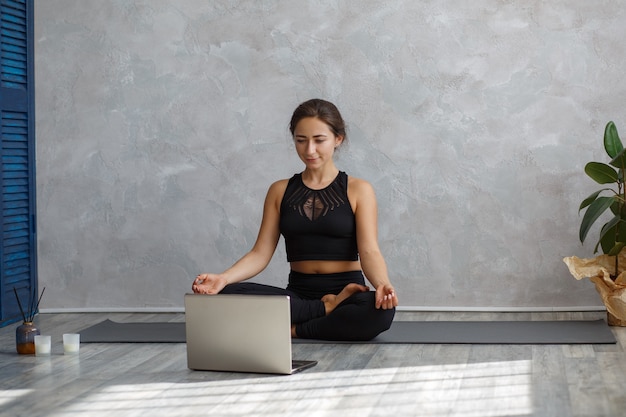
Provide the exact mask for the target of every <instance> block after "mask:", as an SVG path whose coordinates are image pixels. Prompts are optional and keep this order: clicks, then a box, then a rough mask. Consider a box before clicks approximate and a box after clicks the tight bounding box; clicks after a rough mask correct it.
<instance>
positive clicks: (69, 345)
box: [63, 333, 80, 354]
mask: <svg viewBox="0 0 626 417" xmlns="http://www.w3.org/2000/svg"><path fill="white" fill-rule="evenodd" d="M79 350H80V334H78V333H65V334H64V335H63V352H64V353H65V354H74V353H78V351H79Z"/></svg>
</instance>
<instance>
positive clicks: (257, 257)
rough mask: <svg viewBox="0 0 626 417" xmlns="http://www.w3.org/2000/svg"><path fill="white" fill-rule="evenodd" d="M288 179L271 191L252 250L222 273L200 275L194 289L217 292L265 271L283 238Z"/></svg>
mask: <svg viewBox="0 0 626 417" xmlns="http://www.w3.org/2000/svg"><path fill="white" fill-rule="evenodd" d="M286 187H287V180H281V181H277V182H275V183H274V184H272V185H271V186H270V188H269V190H268V191H267V195H266V197H265V203H264V206H263V219H262V221H261V227H260V228H259V234H258V236H257V239H256V242H255V244H254V246H253V247H252V249H251V250H250V252H248V253H246V254H245V255H244V256H243V257H242V258H241V259H239V260H238V261H237V262H235V263H234V264H233V266H231V267H230V268H228V269H227V270H225V271H224V272H222V273H220V274H200V275H198V276H197V277H196V279H195V280H194V283H193V285H192V289H193V291H194V292H197V293H203V294H217V293H219V292H220V291H221V290H222V289H224V287H225V286H226V285H228V284H233V283H236V282H240V281H244V280H246V279H249V278H252V277H253V276H255V275H257V274H258V273H260V272H261V271H263V270H264V269H265V268H266V267H267V265H268V264H269V262H270V261H271V259H272V256H273V255H274V251H275V250H276V245H277V244H278V239H279V238H280V230H279V224H278V223H279V217H280V202H281V200H282V197H283V194H284V193H285V188H286Z"/></svg>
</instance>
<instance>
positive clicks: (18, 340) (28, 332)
mask: <svg viewBox="0 0 626 417" xmlns="http://www.w3.org/2000/svg"><path fill="white" fill-rule="evenodd" d="M38 334H39V329H38V328H37V327H35V325H34V324H33V323H32V322H30V321H25V322H24V323H22V324H21V325H19V326H17V328H16V329H15V348H16V349H17V353H19V354H20V355H34V354H35V336H36V335H38Z"/></svg>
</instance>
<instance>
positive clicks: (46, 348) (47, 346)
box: [35, 335, 52, 356]
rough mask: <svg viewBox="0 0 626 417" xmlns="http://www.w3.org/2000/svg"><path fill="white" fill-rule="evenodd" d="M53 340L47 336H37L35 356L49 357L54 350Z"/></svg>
mask: <svg viewBox="0 0 626 417" xmlns="http://www.w3.org/2000/svg"><path fill="white" fill-rule="evenodd" d="M51 339H52V338H51V337H50V336H45V335H36V336H35V356H49V355H50V351H51V350H52V340H51Z"/></svg>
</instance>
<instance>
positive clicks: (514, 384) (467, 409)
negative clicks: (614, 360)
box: [58, 361, 533, 417]
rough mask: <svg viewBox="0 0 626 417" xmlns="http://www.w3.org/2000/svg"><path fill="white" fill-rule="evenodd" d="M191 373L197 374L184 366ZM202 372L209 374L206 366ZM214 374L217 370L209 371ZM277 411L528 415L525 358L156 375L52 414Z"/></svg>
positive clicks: (488, 416)
mask: <svg viewBox="0 0 626 417" xmlns="http://www.w3.org/2000/svg"><path fill="white" fill-rule="evenodd" d="M191 375H192V376H196V375H198V374H191ZM206 375H212V374H210V373H206ZM215 375H216V376H217V375H219V374H215ZM112 410H116V411H119V412H123V413H126V414H127V413H137V412H139V411H143V412H146V413H150V415H153V416H158V415H174V414H175V415H177V416H184V415H197V414H198V413H202V414H204V415H214V414H241V415H246V416H269V415H272V416H280V415H292V414H299V413H303V412H306V413H307V415H332V414H333V413H337V412H340V413H341V416H342V417H344V416H353V415H354V416H357V415H358V416H363V415H368V414H369V413H370V412H373V411H374V410H377V412H378V413H379V412H380V411H381V410H385V411H386V412H387V413H389V414H390V415H393V414H396V415H407V414H414V415H420V416H433V417H442V416H458V417H474V416H476V417H479V416H480V417H502V416H525V415H532V411H533V410H532V387H531V362H530V361H506V362H485V363H475V364H451V365H431V366H410V367H398V368H382V369H364V370H346V371H331V372H318V373H317V372H315V368H313V369H311V370H309V371H306V372H304V373H301V374H296V375H292V376H257V375H254V376H251V375H245V374H244V375H242V377H241V378H238V379H225V380H212V381H198V382H193V381H184V382H155V383H148V384H145V383H142V384H121V385H112V386H108V387H104V388H103V389H102V390H100V391H99V392H98V393H95V394H91V395H88V396H85V397H81V398H78V399H77V400H76V401H75V402H73V403H72V404H70V405H68V406H67V407H65V408H64V409H62V410H58V415H64V416H67V415H71V414H73V413H76V414H83V413H88V414H86V415H89V416H93V417H97V416H98V415H99V413H100V412H101V413H102V415H104V414H106V415H110V413H111V411H112Z"/></svg>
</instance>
